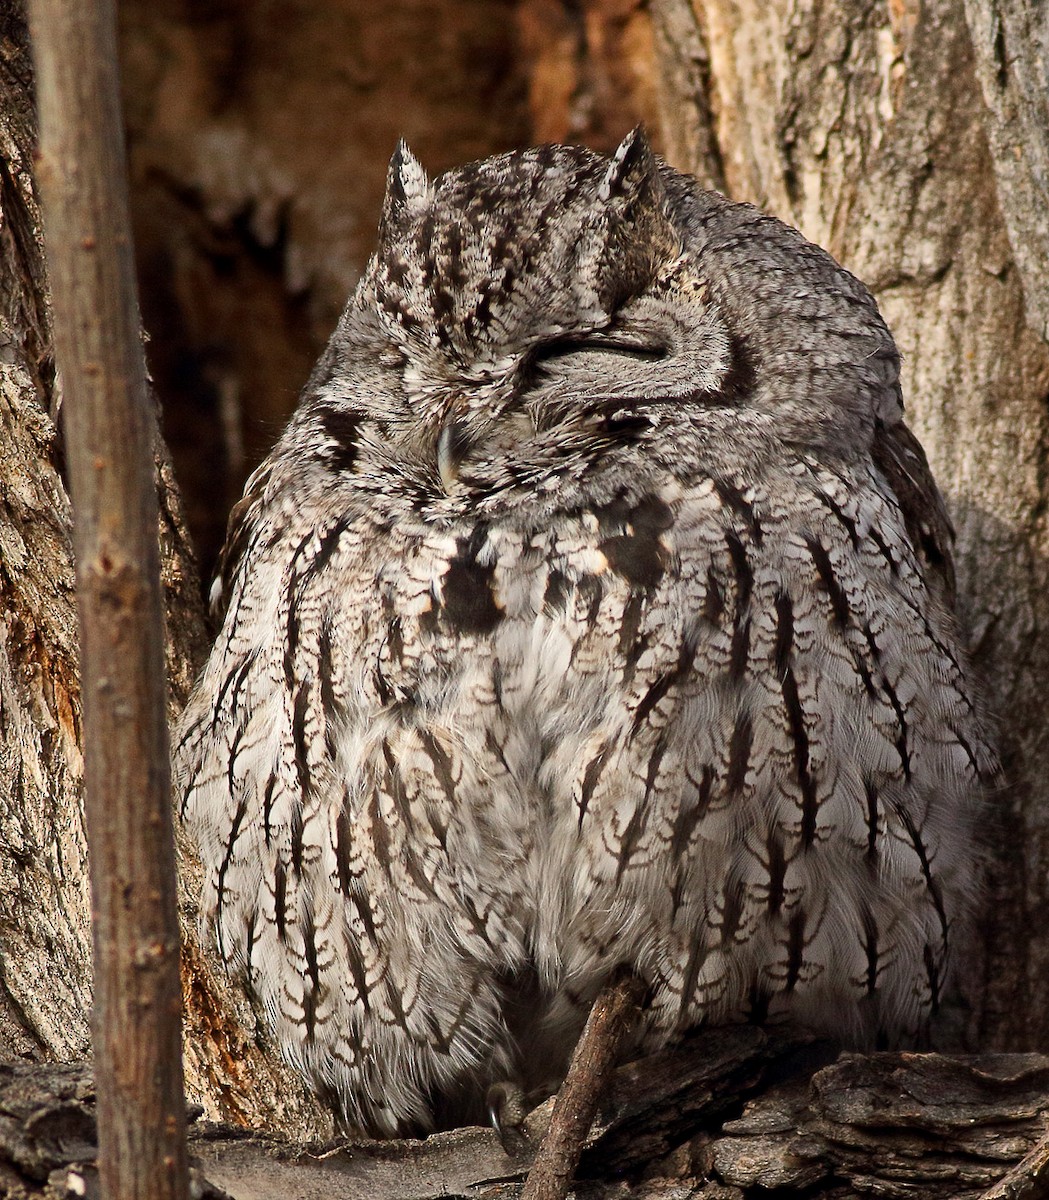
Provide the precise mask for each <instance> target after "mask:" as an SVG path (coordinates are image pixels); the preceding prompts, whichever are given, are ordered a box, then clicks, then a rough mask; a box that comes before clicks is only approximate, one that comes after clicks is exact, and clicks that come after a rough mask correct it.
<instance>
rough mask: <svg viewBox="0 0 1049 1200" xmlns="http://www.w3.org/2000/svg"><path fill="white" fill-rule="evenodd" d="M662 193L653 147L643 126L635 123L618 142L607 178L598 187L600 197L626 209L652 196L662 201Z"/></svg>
mask: <svg viewBox="0 0 1049 1200" xmlns="http://www.w3.org/2000/svg"><path fill="white" fill-rule="evenodd" d="M662 195H663V184H662V181H661V180H660V178H659V167H658V166H657V165H656V158H655V155H654V154H653V153H652V147H651V146H650V145H649V144H648V138H647V137H646V136H645V130H644V127H643V126H641V125H636V126H635V127H634V128H633V129H632V130H631V131H630V132H629V133H628V134H627V135H626V137H625V138H623V140H622V141H621V142H620V143H619V149H618V150H616V152H615V154H613V155H612V161H611V162H610V163H609V165H608V170H607V171H606V172H605V177H604V179H602V180H601V184H600V186H599V187H598V189H597V196H598V199H599V200H602V201H604V202H605V203H613V204H615V203H616V202H617V201H618V202H619V203H621V204H623V205H624V207H626V208H631V207H633V204H634V203H635V202H637V201H644V200H645V199H649V200H651V201H655V202H657V203H658V202H659V200H660V199H661V198H662Z"/></svg>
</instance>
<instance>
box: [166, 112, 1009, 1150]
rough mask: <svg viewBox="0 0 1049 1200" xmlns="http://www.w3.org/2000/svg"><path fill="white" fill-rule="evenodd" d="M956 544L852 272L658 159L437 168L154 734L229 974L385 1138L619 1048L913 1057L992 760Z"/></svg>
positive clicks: (375, 273) (245, 529) (314, 1071)
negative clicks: (788, 1036)
mask: <svg viewBox="0 0 1049 1200" xmlns="http://www.w3.org/2000/svg"><path fill="white" fill-rule="evenodd" d="M949 542H950V527H949V523H948V521H947V517H946V515H945V513H944V509H943V505H942V502H941V500H940V497H939V494H938V492H937V491H936V488H935V485H934V484H933V482H932V480H931V478H930V475H929V471H928V466H927V464H926V460H925V457H924V454H923V452H922V450H921V448H920V447H919V445H918V443H917V442H916V441H915V439H914V437H913V435H912V434H911V433H910V432H909V431H908V429H907V428H906V426H905V425H904V424H903V422H902V405H901V400H900V389H899V383H898V356H897V353H896V349H895V347H894V345H893V341H892V338H891V337H890V335H889V333H888V331H887V330H886V328H885V325H884V323H883V322H882V319H881V317H880V316H879V314H878V311H877V308H876V306H875V304H874V302H873V300H872V299H871V297H870V295H869V294H868V292H867V291H866V289H865V288H864V287H863V286H862V284H860V283H859V282H858V281H857V280H855V279H854V278H853V277H852V276H851V275H849V274H848V273H847V272H846V271H844V270H843V269H841V268H840V267H838V266H837V265H836V264H835V263H834V262H833V261H832V260H831V259H830V257H829V256H828V255H827V254H825V253H824V252H823V251H822V250H819V249H818V248H816V247H814V246H812V245H810V244H808V243H807V242H806V241H805V240H804V239H803V238H802V237H801V236H800V235H799V234H798V233H796V232H795V231H793V230H790V229H788V228H787V227H785V226H784V225H782V224H781V223H780V222H778V221H776V220H774V219H772V218H770V217H767V216H764V215H762V214H761V213H759V212H757V211H756V210H755V209H753V208H751V207H749V206H746V205H740V204H732V203H730V202H728V201H727V200H725V199H724V198H722V197H720V196H717V195H715V194H712V193H709V192H704V191H702V190H700V188H699V187H698V185H697V184H696V183H695V181H694V180H692V179H690V178H689V177H687V176H684V175H681V174H679V173H677V172H675V171H672V170H671V169H669V168H667V167H665V166H661V165H657V164H656V162H655V160H654V159H653V158H652V156H651V154H650V152H649V150H648V147H647V145H646V143H645V140H644V138H643V136H641V135H640V134H638V133H635V134H632V135H630V136H629V137H628V138H627V139H626V140H625V141H624V143H623V145H622V146H621V147H620V149H619V151H618V152H617V154H616V156H615V157H614V158H613V159H608V158H605V157H602V156H601V155H598V154H595V153H592V152H590V151H587V150H584V149H581V148H575V147H564V146H545V147H540V148H538V149H535V150H528V151H524V152H518V153H513V154H508V155H503V156H500V157H498V158H493V159H489V160H486V161H484V162H481V163H476V164H473V165H471V166H467V167H464V168H462V169H460V170H456V171H451V172H449V173H448V174H447V175H444V176H442V177H441V178H440V179H438V180H437V181H436V183H435V184H433V185H431V184H430V183H429V181H428V180H427V179H426V177H425V175H424V174H423V172H422V169H421V167H419V165H418V164H417V163H416V162H415V160H414V159H413V158H412V157H411V156H410V155H409V154H408V153H407V151H406V150H404V149H403V148H402V149H401V150H399V151H398V154H397V155H396V156H395V158H394V162H393V164H392V165H391V171H390V181H389V187H388V192H387V198H386V202H385V205H384V211H383V217H382V224H381V228H380V241H379V249H378V251H377V253H376V255H375V257H374V259H373V260H372V261H371V263H370V264H369V266H368V269H367V271H366V272H365V275H364V277H363V279H362V281H361V284H360V286H359V288H358V290H357V292H356V294H355V295H354V297H353V298H352V299H351V300H350V303H349V305H348V307H347V309H346V312H345V314H344V316H343V318H342V320H341V322H340V324H339V327H338V329H337V330H336V332H335V334H334V335H333V337H332V340H331V343H330V344H329V346H328V349H327V351H326V352H325V354H324V356H323V358H322V359H321V361H320V363H319V364H318V366H317V368H316V370H315V371H314V374H313V376H312V378H311V380H310V382H309V384H308V386H307V388H306V391H305V394H304V397H303V400H302V403H301V406H300V408H299V409H298V411H297V413H296V415H295V416H294V418H293V419H292V421H291V423H290V425H289V426H288V428H287V430H286V431H285V433H284V434H283V436H282V437H281V439H280V441H279V442H278V443H277V445H276V446H275V448H274V450H273V452H272V453H271V455H270V456H269V458H268V459H267V460H266V462H265V463H263V465H262V466H261V467H260V468H259V470H258V471H256V473H255V475H254V476H253V477H252V479H251V480H250V482H249V484H248V487H247V490H246V493H245V497H244V499H243V500H242V501H241V502H240V504H239V505H238V506H237V508H236V509H235V511H234V514H233V516H232V518H231V524H230V534H229V541H228V544H227V548H226V552H225V561H224V578H223V580H222V581H220V587H219V601H220V604H224V605H225V606H226V607H225V620H224V623H223V625H222V629H221V632H220V633H219V636H218V639H217V642H216V645H215V648H214V650H213V652H212V655H211V659H210V661H209V663H208V665H207V668H206V669H205V671H204V674H203V676H202V678H201V680H200V683H199V684H198V686H197V689H196V691H195V693H194V695H193V697H192V699H191V700H190V703H189V706H188V708H187V710H186V713H185V715H184V716H183V718H182V721H181V724H180V726H179V728H178V730H177V731H176V770H177V779H178V783H179V788H180V794H181V798H182V813H183V816H184V819H185V821H186V823H187V825H188V827H189V829H190V830H191V832H192V833H193V835H194V836H195V838H196V841H197V843H198V845H199V848H200V853H201V856H202V858H203V861H204V863H205V865H206V867H207V869H208V878H209V895H208V901H209V910H210V912H211V914H212V916H213V919H214V928H215V931H216V935H217V938H218V945H219V949H220V951H221V953H222V955H223V957H224V959H225V960H226V962H227V963H228V964H229V965H230V967H231V968H235V969H238V970H243V971H244V972H246V975H247V978H248V980H249V982H250V986H251V988H252V989H253V991H254V993H255V994H256V995H257V997H258V998H259V1000H260V1001H261V1003H262V1005H263V1007H264V1010H265V1013H266V1016H267V1019H268V1021H269V1023H270V1025H271V1028H272V1032H273V1034H274V1036H275V1037H276V1039H277V1041H278V1042H279V1044H280V1046H281V1048H282V1050H283V1052H284V1054H285V1055H286V1056H287V1057H288V1058H289V1059H291V1060H292V1061H293V1062H295V1063H296V1064H298V1065H299V1066H300V1067H301V1069H302V1070H303V1071H304V1072H305V1073H306V1075H307V1076H308V1077H309V1078H310V1080H311V1081H312V1082H313V1083H314V1085H315V1086H316V1087H317V1088H318V1089H319V1090H321V1091H322V1092H323V1093H324V1094H325V1095H327V1096H329V1097H330V1098H332V1100H333V1101H334V1102H335V1103H336V1104H337V1105H338V1106H339V1107H340V1108H341V1110H342V1111H343V1113H344V1114H345V1116H346V1118H347V1119H348V1120H349V1121H351V1122H353V1123H357V1124H360V1125H362V1126H364V1127H366V1128H368V1129H372V1130H375V1131H377V1132H380V1133H391V1132H394V1131H397V1130H403V1129H406V1128H410V1127H413V1126H417V1125H422V1126H425V1125H426V1124H427V1123H428V1121H429V1120H430V1119H431V1114H432V1111H433V1109H434V1106H435V1104H437V1105H438V1106H440V1105H441V1104H442V1103H443V1102H444V1101H445V1100H448V1099H449V1098H450V1100H451V1101H452V1102H455V1103H458V1102H459V1101H460V1100H461V1099H462V1097H464V1096H466V1097H467V1098H468V1097H469V1095H470V1094H471V1093H472V1092H476V1093H477V1094H479V1095H483V1093H484V1090H485V1088H486V1087H487V1086H488V1085H489V1084H490V1083H492V1082H493V1081H495V1080H497V1079H501V1078H507V1077H509V1078H518V1079H522V1080H526V1081H527V1080H528V1078H529V1077H530V1076H531V1077H535V1076H537V1075H541V1074H542V1073H543V1072H546V1073H554V1074H556V1072H557V1071H558V1070H559V1069H560V1068H561V1066H562V1060H563V1056H564V1055H565V1054H566V1053H567V1050H568V1049H569V1048H570V1046H571V1043H572V1041H573V1039H574V1037H575V1036H576V1034H577V1032H578V1029H579V1026H580V1024H581V1021H582V1018H583V1016H584V1015H585V1008H586V1005H587V1003H588V1002H589V1001H590V1000H591V999H592V998H593V996H594V995H595V994H596V992H597V990H598V989H599V987H600V985H601V983H602V981H603V980H604V979H605V977H606V976H607V975H608V973H609V972H610V971H611V970H612V969H613V968H615V967H616V966H617V965H619V964H621V963H628V964H631V965H633V966H634V967H636V969H637V970H638V971H640V972H641V973H642V974H643V975H644V977H645V978H646V979H647V980H648V982H649V984H650V986H651V1002H650V1005H649V1008H648V1012H647V1015H646V1026H645V1029H646V1034H645V1036H646V1039H647V1042H648V1044H649V1045H655V1044H658V1043H659V1042H661V1041H665V1040H666V1039H667V1038H669V1037H673V1036H675V1035H676V1034H678V1033H679V1032H680V1031H683V1030H685V1029H687V1028H688V1027H690V1026H692V1025H694V1024H696V1023H698V1022H701V1021H726V1020H737V1019H742V1018H746V1017H750V1018H755V1017H756V1018H761V1017H764V1016H765V1015H769V1016H775V1015H776V1014H778V1013H781V1012H784V1011H787V1010H789V1011H790V1012H792V1013H794V1014H795V1015H796V1016H797V1017H798V1018H800V1019H801V1020H803V1021H807V1022H810V1023H812V1024H815V1025H817V1026H821V1025H822V1026H827V1025H829V1026H831V1027H833V1028H834V1029H835V1030H836V1031H842V1030H845V1031H846V1032H847V1033H849V1034H851V1036H853V1037H855V1038H856V1039H857V1040H870V1039H873V1038H876V1037H878V1036H879V1035H884V1036H887V1037H890V1038H895V1037H900V1036H909V1035H912V1034H914V1033H916V1032H918V1031H919V1030H920V1029H921V1027H922V1026H923V1024H924V1022H925V1021H926V1019H927V1018H928V1016H929V1014H930V1012H931V1011H932V1010H933V1009H934V1007H935V1005H936V1002H937V998H938V996H939V993H940V991H941V989H942V986H943V981H944V977H945V974H946V971H947V967H948V959H949V951H950V942H951V936H952V934H953V933H954V932H955V930H956V927H958V926H960V925H961V924H962V923H964V918H965V914H966V911H967V908H968V904H969V896H970V893H971V891H972V886H973V875H974V862H975V853H974V849H973V825H974V820H975V813H976V807H977V804H978V802H979V797H980V795H981V791H982V789H983V787H984V785H985V783H986V781H987V779H988V778H989V777H990V775H991V773H992V772H993V769H994V768H993V755H992V753H991V751H990V750H989V749H988V747H987V744H986V736H985V731H984V727H983V723H982V721H981V718H980V715H979V712H978V710H977V708H976V706H975V703H974V699H973V694H972V688H971V685H970V682H969V679H968V676H967V667H966V663H965V658H964V653H963V650H962V648H961V647H960V645H959V638H958V634H957V631H956V626H955V621H954V618H953V616H952V611H951V603H952V600H951V591H952V579H951V567H950V546H949Z"/></svg>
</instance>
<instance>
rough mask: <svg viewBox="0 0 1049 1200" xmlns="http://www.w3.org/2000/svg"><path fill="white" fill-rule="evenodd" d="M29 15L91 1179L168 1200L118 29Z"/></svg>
mask: <svg viewBox="0 0 1049 1200" xmlns="http://www.w3.org/2000/svg"><path fill="white" fill-rule="evenodd" d="M29 11H30V16H31V20H32V40H33V49H34V61H35V64H36V68H37V76H36V77H37V88H36V98H37V105H38V108H39V114H40V145H39V149H38V154H37V178H38V180H39V182H40V187H41V191H42V193H43V197H44V225H45V231H46V236H45V245H46V252H47V261H48V269H49V275H50V280H51V287H52V299H53V306H54V327H55V349H56V359H57V364H58V369H59V371H60V372H61V375H62V380H63V393H64V403H63V410H62V417H63V430H64V433H65V444H66V461H67V464H68V468H69V477H70V490H71V493H72V497H73V513H74V522H73V542H74V553H75V558H76V592H77V610H78V613H79V634H80V666H81V693H82V697H83V709H84V720H83V731H84V784H85V805H84V808H85V818H86V825H87V838H88V855H89V875H90V881H91V909H92V920H91V924H92V935H93V945H94V955H93V962H94V974H93V982H94V1008H93V1019H92V1048H93V1058H94V1063H95V1079H96V1085H97V1091H98V1103H97V1110H98V1141H99V1172H100V1176H101V1180H102V1186H103V1190H104V1192H105V1194H106V1196H107V1197H109V1198H110V1200H186V1198H187V1197H188V1195H189V1177H188V1174H187V1171H188V1168H187V1163H186V1120H185V1112H186V1110H185V1099H184V1096H183V1082H182V1021H181V1008H182V1005H181V995H180V986H179V931H178V914H177V911H176V899H175V896H176V883H175V841H174V829H173V820H172V809H171V772H170V767H169V762H170V750H169V746H168V731H167V685H166V680H165V678H164V609H163V598H162V595H161V586H160V550H159V544H158V537H157V530H158V528H159V510H158V507H157V498H156V489H155V487H154V482H153V414H152V412H151V399H150V396H149V390H148V386H147V382H146V363H145V358H144V356H143V352H142V339H141V332H140V323H139V313H138V297H137V294H136V288H135V262H134V256H133V250H132V245H131V217H130V213H129V210H128V197H127V168H126V164H125V155H124V125H123V119H122V115H121V108H120V83H119V78H118V73H117V48H116V12H115V9H114V6H113V3H112V0H85V2H82V3H79V4H77V5H69V4H67V3H65V2H64V0H30V6H29Z"/></svg>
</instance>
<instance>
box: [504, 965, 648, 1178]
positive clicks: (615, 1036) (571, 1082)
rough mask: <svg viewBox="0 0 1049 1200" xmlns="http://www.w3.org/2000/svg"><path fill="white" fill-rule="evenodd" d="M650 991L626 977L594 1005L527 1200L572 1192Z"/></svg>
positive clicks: (534, 1168)
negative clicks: (625, 1046)
mask: <svg viewBox="0 0 1049 1200" xmlns="http://www.w3.org/2000/svg"><path fill="white" fill-rule="evenodd" d="M644 993H645V985H644V983H643V982H642V981H641V980H640V979H639V978H638V977H637V976H636V975H625V976H622V977H620V978H619V979H617V980H615V981H613V982H612V983H610V984H608V985H607V986H606V987H605V988H604V989H603V990H602V991H601V993H600V994H599V995H598V997H597V999H596V1000H595V1001H594V1006H593V1008H592V1009H591V1010H590V1016H589V1017H588V1018H587V1022H586V1025H585V1026H584V1027H583V1032H582V1035H581V1036H580V1038H579V1043H578V1045H577V1046H576V1048H575V1052H574V1053H573V1055H572V1061H571V1063H570V1064H569V1067H568V1074H567V1075H566V1076H565V1081H564V1083H563V1084H562V1085H561V1090H560V1091H559V1092H558V1094H557V1100H556V1101H555V1102H554V1111H553V1113H552V1115H551V1117H550V1126H549V1128H548V1129H547V1131H546V1134H545V1136H544V1137H543V1140H542V1142H541V1143H540V1146H539V1152H538V1153H537V1154H536V1156H535V1162H534V1163H533V1164H532V1169H531V1170H530V1171H529V1172H528V1178H527V1180H526V1181H525V1186H524V1190H523V1191H522V1192H521V1200H564V1197H565V1196H566V1195H567V1194H568V1188H569V1186H570V1184H571V1182H572V1176H573V1175H574V1174H575V1169H576V1167H577V1166H578V1165H579V1158H580V1156H581V1155H582V1152H583V1145H584V1143H585V1141H586V1137H587V1134H588V1133H589V1132H590V1126H591V1125H592V1124H593V1123H594V1117H595V1115H596V1113H597V1106H598V1104H599V1103H600V1101H601V1098H602V1095H603V1093H604V1091H605V1089H606V1087H607V1086H608V1082H609V1080H610V1078H611V1074H612V1070H613V1068H614V1067H615V1065H616V1059H617V1057H618V1055H619V1052H620V1049H621V1048H622V1046H623V1043H624V1042H625V1041H626V1039H627V1038H628V1037H629V1035H630V1033H631V1032H632V1031H633V1028H634V1025H635V1024H636V1020H637V1006H638V1005H639V1004H640V1002H641V1000H642V998H643V996H644Z"/></svg>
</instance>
